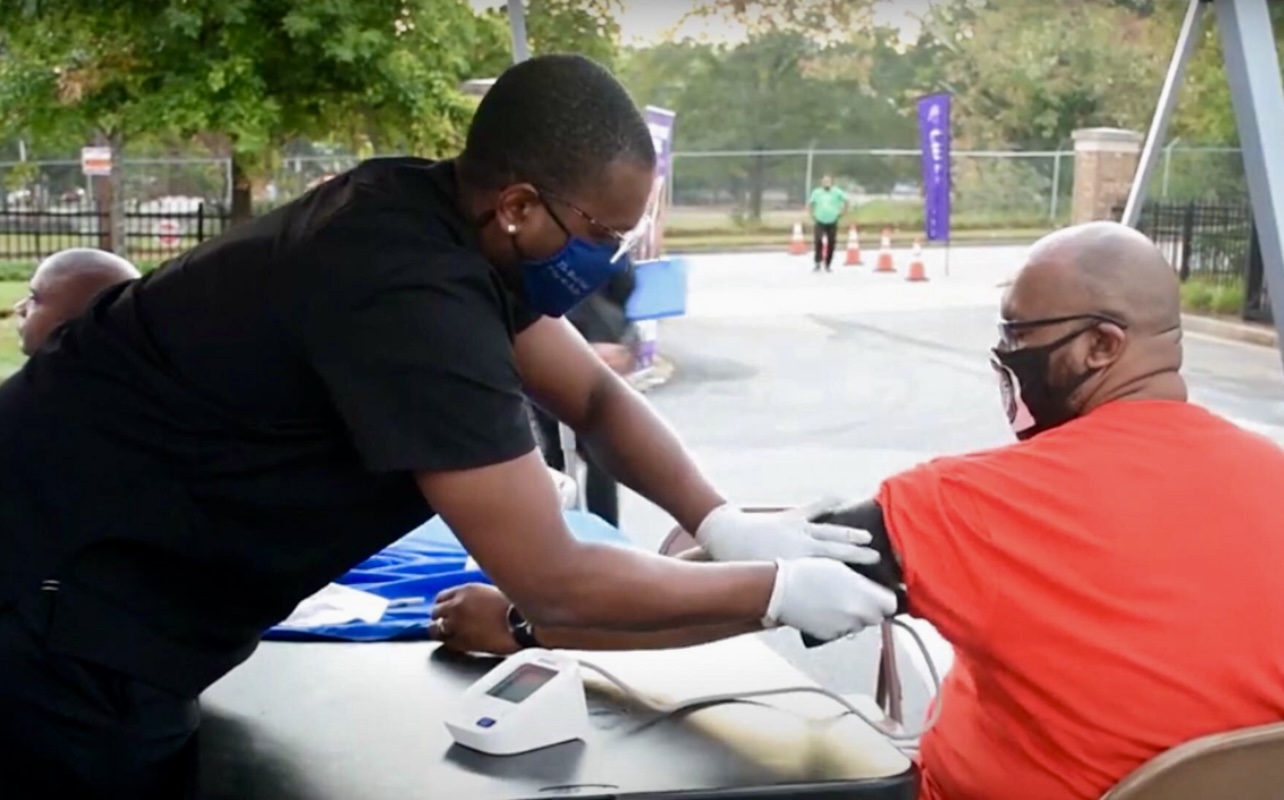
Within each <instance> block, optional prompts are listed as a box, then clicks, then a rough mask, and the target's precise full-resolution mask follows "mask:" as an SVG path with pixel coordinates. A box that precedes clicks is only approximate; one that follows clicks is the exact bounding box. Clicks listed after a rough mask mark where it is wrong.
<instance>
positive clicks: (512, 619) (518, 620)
mask: <svg viewBox="0 0 1284 800" xmlns="http://www.w3.org/2000/svg"><path fill="white" fill-rule="evenodd" d="M525 624H526V618H525V617H523V616H522V612H520V611H518V610H517V606H509V607H508V627H510V628H517V627H520V626H522V625H525Z"/></svg>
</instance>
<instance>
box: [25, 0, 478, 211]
mask: <svg viewBox="0 0 1284 800" xmlns="http://www.w3.org/2000/svg"><path fill="white" fill-rule="evenodd" d="M15 5H17V6H18V7H16V8H15ZM0 9H3V10H4V12H5V14H4V18H5V19H6V22H7V24H6V27H5V32H4V34H3V36H4V38H3V47H4V50H5V53H6V55H5V57H4V58H3V60H0V137H5V136H15V135H30V136H33V137H36V136H40V137H44V136H68V135H71V134H73V133H75V132H79V133H80V135H81V136H82V137H83V136H87V135H90V134H91V132H92V133H93V134H94V135H95V136H96V137H97V138H99V139H100V140H104V141H107V142H110V143H111V144H112V145H113V146H115V147H116V148H117V149H123V148H124V147H125V146H127V144H128V143H129V142H130V141H131V140H134V139H135V138H137V137H140V136H147V135H162V136H170V137H181V138H190V137H196V136H204V137H206V138H207V139H210V138H212V139H221V140H222V141H223V142H224V143H225V144H226V146H227V148H228V150H229V152H230V154H231V155H232V157H233V159H234V164H235V170H234V182H235V186H234V195H233V197H234V203H233V213H234V216H236V217H237V218H244V217H246V216H248V214H249V212H250V206H249V200H250V187H251V184H252V180H253V179H254V178H255V177H256V176H261V175H263V174H265V173H266V171H267V170H269V169H270V167H271V165H272V161H273V158H274V156H275V154H276V152H277V149H278V148H279V147H280V146H281V145H282V144H283V143H284V142H286V141H289V140H291V139H293V138H298V137H305V138H338V139H341V140H346V141H348V142H351V143H352V144H353V145H354V146H357V145H360V144H362V143H365V144H367V145H368V144H370V143H374V144H375V145H376V146H378V147H379V148H380V149H404V150H413V151H419V152H425V153H436V152H441V151H443V150H445V149H447V148H450V147H453V146H455V145H456V144H457V143H458V141H459V139H460V134H461V131H462V128H463V126H464V125H465V124H466V121H467V118H468V114H469V107H468V105H467V104H466V102H465V101H464V99H463V98H462V97H461V96H460V94H459V91H458V85H459V82H460V81H461V80H462V79H464V78H467V77H472V75H471V74H470V73H471V72H472V61H473V53H474V47H473V46H474V43H475V42H476V40H477V39H478V37H480V36H481V35H482V34H481V32H482V29H483V28H484V23H483V22H482V21H479V20H478V18H477V17H476V16H475V15H474V14H473V13H472V11H471V9H470V8H469V6H468V4H467V3H466V2H464V0H402V2H397V3H373V2H368V1H366V0H334V1H333V2H326V3H317V2H312V0H266V1H264V0H121V2H118V3H102V4H90V3H83V2H76V1H75V0H26V2H23V3H21V4H17V3H16V2H15V0H8V2H7V3H0Z"/></svg>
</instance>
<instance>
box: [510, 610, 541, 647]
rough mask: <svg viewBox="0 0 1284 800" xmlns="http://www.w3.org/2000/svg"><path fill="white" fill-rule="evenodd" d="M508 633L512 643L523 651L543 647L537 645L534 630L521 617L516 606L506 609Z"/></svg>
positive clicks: (537, 641) (537, 640)
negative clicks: (511, 637)
mask: <svg viewBox="0 0 1284 800" xmlns="http://www.w3.org/2000/svg"><path fill="white" fill-rule="evenodd" d="M508 632H509V633H510V634H512V636H513V641H515V642H517V646H518V647H520V648H522V649H523V650H525V649H526V648H528V647H538V648H541V649H543V647H544V645H542V644H540V643H539V639H536V638H535V629H534V628H532V627H531V624H530V623H529V622H527V621H526V618H525V617H523V616H522V612H520V611H518V610H517V606H512V605H510V606H509V607H508Z"/></svg>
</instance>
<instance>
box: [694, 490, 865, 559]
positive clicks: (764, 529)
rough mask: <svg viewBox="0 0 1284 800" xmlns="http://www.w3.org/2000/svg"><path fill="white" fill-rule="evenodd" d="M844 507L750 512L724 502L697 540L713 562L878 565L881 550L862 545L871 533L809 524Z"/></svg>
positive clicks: (824, 504) (822, 504)
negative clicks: (830, 560) (801, 560)
mask: <svg viewBox="0 0 1284 800" xmlns="http://www.w3.org/2000/svg"><path fill="white" fill-rule="evenodd" d="M841 505H842V501H841V500H822V501H819V502H816V503H812V504H810V505H807V506H803V507H802V508H791V509H788V510H786V511H770V512H753V513H750V512H747V511H741V510H740V509H738V508H736V507H735V506H732V505H730V504H724V505H721V506H718V507H717V508H715V509H714V510H713V511H710V512H709V514H708V516H706V517H705V518H704V520H703V521H701V523H700V527H699V528H697V529H696V531H695V540H696V542H697V543H698V544H699V545H700V546H701V547H703V548H704V550H705V552H707V553H708V554H709V558H711V559H713V560H714V561H774V560H775V559H777V558H809V557H818V558H833V559H837V560H839V561H844V562H847V563H848V564H877V563H878V560H879V556H878V552H877V551H875V550H873V549H871V548H868V547H861V545H865V544H869V542H870V539H871V537H870V534H869V532H868V531H864V530H861V529H859V528H848V527H845V526H842V525H826V524H822V523H816V522H809V520H810V519H812V518H813V517H816V516H818V515H820V514H823V513H825V512H827V511H831V510H834V509H837V508H839V507H840V506H841Z"/></svg>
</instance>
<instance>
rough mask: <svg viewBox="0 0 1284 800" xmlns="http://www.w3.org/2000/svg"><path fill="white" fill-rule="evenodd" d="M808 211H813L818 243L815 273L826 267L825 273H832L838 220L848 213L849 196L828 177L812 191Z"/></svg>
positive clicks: (812, 218) (815, 234) (813, 223)
mask: <svg viewBox="0 0 1284 800" xmlns="http://www.w3.org/2000/svg"><path fill="white" fill-rule="evenodd" d="M807 209H808V210H809V211H811V221H812V229H813V231H814V239H815V242H816V268H815V269H814V270H813V271H814V272H820V268H821V266H824V268H825V272H832V270H831V269H830V267H831V265H832V264H833V263H834V250H835V249H836V248H837V246H838V245H837V243H838V220H839V219H840V218H841V217H842V216H843V214H844V213H845V212H846V211H847V195H846V194H845V193H844V192H843V190H842V189H838V188H836V187H835V186H834V179H833V178H831V177H830V176H828V175H826V176H824V177H823V178H821V179H820V186H818V187H816V188H815V189H813V190H812V192H811V198H810V199H809V200H808V201H807ZM826 242H828V243H829V246H828V247H826V246H825V243H826Z"/></svg>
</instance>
